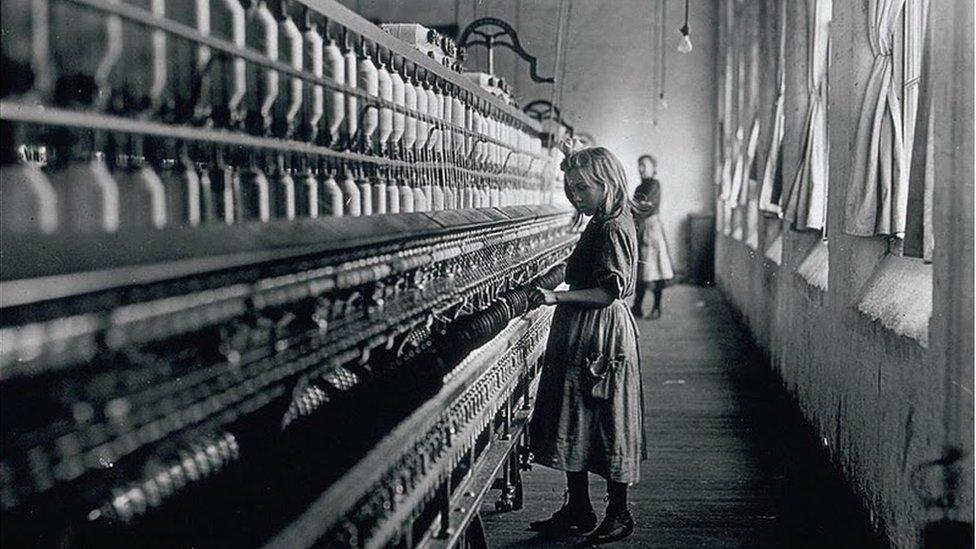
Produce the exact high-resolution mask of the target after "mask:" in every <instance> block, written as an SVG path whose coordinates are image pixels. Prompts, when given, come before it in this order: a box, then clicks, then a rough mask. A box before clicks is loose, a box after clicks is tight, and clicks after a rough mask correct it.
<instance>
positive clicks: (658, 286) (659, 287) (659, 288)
mask: <svg viewBox="0 0 976 549" xmlns="http://www.w3.org/2000/svg"><path fill="white" fill-rule="evenodd" d="M663 293H664V281H663V280H655V281H654V310H655V311H660V310H661V294H663Z"/></svg>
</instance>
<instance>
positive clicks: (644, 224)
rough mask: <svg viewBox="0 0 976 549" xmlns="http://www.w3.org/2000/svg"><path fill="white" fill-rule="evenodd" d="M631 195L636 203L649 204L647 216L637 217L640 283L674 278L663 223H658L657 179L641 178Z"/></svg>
mask: <svg viewBox="0 0 976 549" xmlns="http://www.w3.org/2000/svg"><path fill="white" fill-rule="evenodd" d="M634 195H635V198H636V199H637V200H638V201H639V202H644V203H646V204H650V206H651V210H650V212H648V215H647V216H645V217H641V218H638V220H637V240H638V242H639V248H638V249H639V252H640V253H639V256H640V257H639V259H638V263H639V265H640V267H639V268H638V274H639V276H640V279H641V280H642V281H644V282H655V281H657V280H671V279H672V278H674V268H673V267H672V265H671V253H670V252H669V251H668V240H667V237H665V235H664V225H663V224H662V223H661V215H660V211H661V182H660V181H658V180H657V179H654V178H651V179H645V180H643V181H641V184H640V185H638V187H637V190H636V191H635V193H634Z"/></svg>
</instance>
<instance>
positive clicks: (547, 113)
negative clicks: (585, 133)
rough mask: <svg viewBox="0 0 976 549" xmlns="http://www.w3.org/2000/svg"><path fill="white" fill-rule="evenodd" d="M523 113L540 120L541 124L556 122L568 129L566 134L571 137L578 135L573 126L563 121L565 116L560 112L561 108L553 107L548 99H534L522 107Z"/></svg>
mask: <svg viewBox="0 0 976 549" xmlns="http://www.w3.org/2000/svg"><path fill="white" fill-rule="evenodd" d="M522 112H524V113H525V114H527V115H529V116H530V117H531V118H534V119H536V120H538V121H539V122H540V123H541V122H545V121H546V120H555V121H556V122H558V123H559V124H561V125H562V126H563V127H564V128H566V132H567V133H568V134H569V135H575V133H576V130H575V129H574V128H573V126H572V125H570V124H569V123H567V122H566V121H565V120H564V119H563V114H562V112H561V111H560V110H559V107H557V106H555V105H553V104H552V102H550V101H549V100H548V99H533V100H532V101H529V102H528V103H527V104H526V105H525V106H524V107H522ZM550 138H551V136H550Z"/></svg>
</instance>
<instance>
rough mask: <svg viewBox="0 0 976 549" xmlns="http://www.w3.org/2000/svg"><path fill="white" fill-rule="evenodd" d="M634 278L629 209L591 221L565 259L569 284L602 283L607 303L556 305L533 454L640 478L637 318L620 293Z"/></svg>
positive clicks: (629, 290) (617, 477) (555, 463)
mask: <svg viewBox="0 0 976 549" xmlns="http://www.w3.org/2000/svg"><path fill="white" fill-rule="evenodd" d="M636 278H637V234H636V229H635V225H634V219H633V217H632V216H631V214H630V212H629V211H627V212H625V213H623V214H620V215H619V216H617V217H614V218H610V219H601V218H597V217H594V218H593V219H591V220H590V222H589V224H588V225H587V226H586V229H585V230H584V231H583V234H582V235H581V236H580V240H579V243H578V244H577V245H576V249H575V250H573V253H572V255H571V256H570V257H569V260H568V261H567V264H566V282H567V283H568V284H569V286H570V289H572V290H579V289H586V288H594V287H603V288H605V289H606V290H607V291H609V292H610V293H611V295H613V296H614V297H615V298H616V299H615V300H614V302H613V303H612V304H610V305H609V306H607V307H600V308H586V307H582V306H579V305H575V304H560V305H557V306H556V311H555V313H554V316H553V320H552V327H551V328H550V331H549V339H548V342H547V343H546V356H545V363H544V366H543V369H542V375H541V377H540V380H539V390H538V393H537V397H536V404H535V410H534V412H533V415H532V420H531V423H530V424H529V441H530V445H531V449H532V453H533V455H534V456H535V458H534V459H535V461H536V462H537V463H539V464H541V465H545V466H548V467H552V468H555V469H560V470H563V471H589V472H592V473H595V474H597V475H600V476H602V477H604V478H606V479H608V480H613V481H616V482H626V483H633V482H637V481H638V480H639V479H640V462H641V461H643V460H644V459H645V458H646V455H647V449H646V445H645V441H644V402H643V391H642V384H641V375H640V357H639V354H638V347H637V345H638V343H637V337H638V334H637V324H636V322H635V321H634V317H633V315H632V314H631V312H630V308H629V307H628V306H627V304H626V303H625V302H624V300H625V299H626V298H627V297H629V296H630V295H632V294H633V292H634V284H635V280H636Z"/></svg>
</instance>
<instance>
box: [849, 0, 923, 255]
mask: <svg viewBox="0 0 976 549" xmlns="http://www.w3.org/2000/svg"><path fill="white" fill-rule="evenodd" d="M927 12H928V0H870V2H869V9H868V22H867V23H868V32H869V43H870V47H871V51H872V53H873V54H874V62H873V66H872V67H871V77H870V78H869V80H868V82H867V84H866V89H865V98H864V103H863V105H862V110H861V115H860V119H859V121H858V126H857V134H856V144H855V150H854V167H853V170H852V172H851V180H850V183H849V189H848V197H847V204H846V208H845V218H844V232H846V233H847V234H851V235H854V236H865V237H871V236H886V237H889V238H891V239H892V251H894V252H896V253H903V252H904V253H905V254H906V255H916V256H919V257H925V256H926V251H925V250H926V248H927V247H928V249H929V256H931V233H932V231H931V213H930V212H931V174H930V172H931V167H930V165H931V154H928V153H930V152H931V151H930V150H929V143H930V140H929V139H927V137H928V132H929V131H931V124H930V123H929V122H930V118H929V114H930V109H929V98H928V94H927V93H926V90H925V88H926V87H927V86H926V80H927V71H926V67H927V65H928V63H927V62H925V60H924V52H925V47H924V45H925V43H926V39H925V26H926V25H925V21H926V15H927ZM927 172H928V173H929V177H926V173H927ZM927 197H928V200H926V198H927ZM926 212H929V213H928V214H926ZM926 241H928V245H926Z"/></svg>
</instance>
